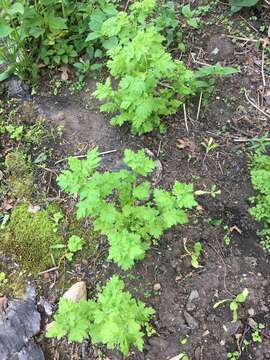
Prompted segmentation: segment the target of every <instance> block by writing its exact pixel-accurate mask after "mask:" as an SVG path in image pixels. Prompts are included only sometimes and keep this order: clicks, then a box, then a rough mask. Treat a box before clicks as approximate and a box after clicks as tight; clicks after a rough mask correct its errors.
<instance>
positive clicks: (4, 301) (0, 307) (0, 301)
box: [0, 296, 8, 313]
mask: <svg viewBox="0 0 270 360" xmlns="http://www.w3.org/2000/svg"><path fill="white" fill-rule="evenodd" d="M7 307H8V298H7V297H6V296H3V297H0V313H3V312H6V309H7Z"/></svg>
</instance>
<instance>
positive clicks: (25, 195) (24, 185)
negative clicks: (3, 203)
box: [5, 150, 34, 199]
mask: <svg viewBox="0 0 270 360" xmlns="http://www.w3.org/2000/svg"><path fill="white" fill-rule="evenodd" d="M5 167H6V174H7V177H6V185H7V188H8V190H9V192H10V193H11V196H14V197H16V198H18V199H30V198H31V195H32V192H33V190H34V183H33V174H32V167H31V164H30V163H29V161H28V159H27V156H26V155H25V154H24V153H23V152H21V151H19V150H15V151H12V152H10V153H8V154H7V156H6V158H5Z"/></svg>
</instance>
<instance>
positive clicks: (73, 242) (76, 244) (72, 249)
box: [51, 235, 85, 262]
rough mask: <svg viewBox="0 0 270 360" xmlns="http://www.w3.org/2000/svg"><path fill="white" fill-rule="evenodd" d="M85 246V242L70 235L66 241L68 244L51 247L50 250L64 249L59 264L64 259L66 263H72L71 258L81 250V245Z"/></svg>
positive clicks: (78, 237)
mask: <svg viewBox="0 0 270 360" xmlns="http://www.w3.org/2000/svg"><path fill="white" fill-rule="evenodd" d="M84 244H85V241H84V240H83V239H82V238H81V237H80V236H77V235H72V236H70V238H69V239H68V244H67V245H64V244H56V245H52V246H51V249H65V253H64V255H63V256H62V257H61V259H60V262H61V260H62V259H63V258H66V259H67V260H68V261H72V259H73V256H74V255H75V254H76V252H78V251H80V250H82V247H83V245H84Z"/></svg>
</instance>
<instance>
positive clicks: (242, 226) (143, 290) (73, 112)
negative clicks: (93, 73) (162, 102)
mask: <svg viewBox="0 0 270 360" xmlns="http://www.w3.org/2000/svg"><path fill="white" fill-rule="evenodd" d="M212 31H213V32H212V33H211V32H210V33H208V36H207V38H206V39H204V40H203V45H202V46H203V47H204V50H205V54H206V58H207V51H208V55H209V57H208V59H207V60H209V62H210V61H211V56H210V54H209V51H210V49H212V48H213V46H214V45H213V44H212V43H211V41H212V42H213V43H214V42H215V41H216V36H217V35H216V29H215V30H212ZM219 31H222V30H219ZM220 41H222V40H220ZM230 46H231V47H232V50H231V51H228V50H227V51H226V52H225V53H224V58H221V59H220V60H221V61H225V62H226V60H228V59H230V58H231V57H232V54H234V56H233V62H234V63H242V62H243V61H244V55H239V56H237V55H235V54H237V50H238V49H237V45H233V44H232V43H231V44H230ZM260 82H261V79H260V74H258V72H255V71H254V72H250V70H248V71H247V73H244V74H239V75H236V76H233V77H231V78H224V79H221V80H220V81H219V82H218V84H217V87H216V90H215V92H214V94H213V96H212V98H211V99H210V103H209V109H208V111H207V112H206V114H203V112H201V115H200V118H199V120H194V119H195V118H196V111H197V103H196V102H195V103H194V104H193V105H192V104H190V105H189V108H188V114H189V118H188V121H189V122H188V125H189V132H188V133H187V131H186V128H185V123H184V117H183V114H182V111H181V109H180V110H179V112H178V113H177V114H176V115H175V116H174V117H172V118H171V119H169V120H168V124H169V126H168V130H167V134H166V135H164V136H161V135H159V134H149V135H144V136H142V137H140V138H138V137H135V136H133V135H131V134H130V132H129V129H128V127H125V126H124V127H122V128H117V127H112V126H110V124H109V119H108V117H107V116H105V115H104V114H101V113H100V112H99V111H98V103H97V102H96V101H95V100H93V99H91V98H90V94H91V92H92V91H93V90H94V88H95V81H94V80H91V79H90V80H89V81H88V84H87V87H86V91H85V92H82V93H80V94H77V95H74V96H70V95H67V94H60V95H58V96H51V95H50V94H49V93H48V91H47V90H46V87H45V88H44V89H43V90H40V91H39V93H38V96H36V97H35V98H34V104H35V106H36V108H37V109H38V110H39V111H40V113H41V114H42V115H43V116H45V117H46V118H47V119H48V121H49V122H51V123H52V124H54V125H64V129H65V130H64V140H63V141H62V146H61V147H60V148H59V149H56V151H57V157H58V158H59V159H64V158H66V157H67V156H69V155H72V154H85V153H86V151H87V149H88V148H89V147H92V146H98V147H99V150H100V151H109V150H117V151H116V152H114V153H112V154H108V155H105V156H103V161H102V166H103V168H104V169H109V170H115V169H118V168H119V166H120V167H121V158H122V154H123V150H124V149H125V148H132V149H139V148H148V149H150V150H151V151H152V152H153V153H154V154H155V155H157V154H158V158H159V160H160V161H161V163H162V166H163V173H162V180H161V181H160V183H159V186H162V187H165V188H169V187H170V184H172V183H173V182H174V180H179V181H184V182H195V184H196V188H197V189H202V190H205V189H210V188H211V186H212V185H213V184H216V185H217V188H218V189H220V190H221V195H220V196H218V197H217V198H215V199H213V198H211V197H209V196H206V197H201V198H200V199H199V204H200V206H199V207H198V209H197V210H196V211H194V212H193V213H190V222H189V224H188V225H185V226H182V227H179V226H178V227H174V228H173V229H171V230H170V231H168V232H167V233H166V234H165V236H164V237H163V238H162V239H161V241H160V243H159V244H157V245H155V246H153V247H152V249H151V250H150V251H148V253H147V256H146V258H145V259H144V260H143V261H142V262H138V263H137V264H136V266H135V267H134V269H132V271H131V272H130V273H129V275H128V274H127V273H125V272H121V271H120V274H121V275H122V276H123V278H124V279H125V283H126V285H127V288H128V289H129V290H130V291H131V292H132V293H133V294H134V295H136V296H137V297H138V298H139V299H141V300H143V301H145V302H146V303H147V304H149V305H151V306H153V307H154V308H155V309H156V317H155V319H154V320H153V325H154V328H155V330H156V332H157V334H156V335H154V336H152V337H151V338H149V339H148V340H147V341H146V344H145V347H144V352H143V353H139V352H137V351H132V352H131V354H130V356H129V357H128V359H129V360H165V359H166V360H167V359H170V358H172V357H173V356H176V355H177V354H179V353H181V352H185V353H187V354H189V356H190V358H191V359H193V358H194V359H196V360H198V359H207V360H222V359H226V358H227V357H226V353H227V352H228V351H235V350H237V345H236V344H237V340H236V337H235V335H236V334H242V333H244V332H245V331H246V330H247V329H248V325H247V320H248V317H249V316H251V315H249V314H254V317H255V318H256V319H259V320H260V322H264V323H266V324H269V323H270V316H269V306H270V304H269V294H270V283H269V275H270V268H269V257H267V256H266V255H265V253H264V252H263V251H262V249H261V247H260V245H259V239H258V238H257V236H256V230H257V224H255V223H254V222H253V221H252V219H251V218H250V216H249V214H248V208H249V203H248V198H249V197H250V196H251V195H252V188H251V184H250V178H249V172H248V153H247V146H246V145H247V144H246V143H245V142H243V143H242V142H238V141H235V139H237V138H241V137H243V136H244V137H249V138H251V137H253V136H255V135H257V134H258V133H263V129H265V130H267V122H266V121H265V118H264V117H263V116H260V115H258V113H257V112H256V110H254V108H252V107H248V106H247V104H246V102H245V100H244V96H242V95H239V94H240V90H241V88H243V87H246V88H247V89H249V90H251V91H253V92H255V93H256V89H257V88H258V87H259V84H260ZM228 94H230V97H234V98H235V99H236V100H235V103H234V104H233V105H232V104H229V103H228V101H226V96H228ZM210 137H213V138H214V141H215V142H216V143H218V145H219V147H218V148H217V149H216V150H215V151H213V152H212V153H210V154H209V155H208V156H207V157H205V149H204V148H203V147H202V145H201V142H202V141H205V139H209V138H210ZM179 144H180V145H179ZM64 164H65V162H61V163H59V164H58V165H57V169H56V170H60V169H62V168H63V167H64ZM213 219H222V224H226V225H228V226H229V227H233V226H235V227H236V228H237V229H238V230H239V231H238V230H236V231H233V232H232V233H231V239H232V243H231V245H230V246H228V247H226V246H224V243H223V238H224V236H225V234H226V231H225V230H224V228H223V227H222V226H215V225H212V223H211V220H213ZM183 239H187V241H188V244H190V246H191V245H192V244H193V243H194V242H196V241H200V242H201V243H202V245H203V256H202V259H201V264H202V266H203V267H202V268H200V269H198V270H196V271H195V270H194V269H193V268H192V267H191V264H190V259H189V258H188V257H185V256H183V255H184V249H183ZM106 251H107V249H106V241H104V239H101V240H100V244H99V247H98V251H97V256H96V258H95V259H94V260H91V261H89V262H88V263H85V262H81V263H80V264H79V265H78V267H77V268H76V271H75V272H74V274H75V275H74V280H75V279H76V280H80V279H83V280H84V281H86V282H87V285H88V288H89V289H93V290H94V288H95V285H96V284H97V283H100V282H102V283H104V282H105V280H106V279H107V278H108V277H109V276H111V275H112V274H114V273H115V272H118V273H119V269H118V268H117V267H116V266H115V265H113V264H111V263H108V262H107V261H106ZM155 284H159V285H160V286H158V288H160V289H159V290H155V289H157V287H154V285H155ZM245 287H247V288H248V289H249V292H250V294H249V297H248V300H247V301H246V303H245V304H244V305H243V306H242V307H241V308H240V310H239V321H238V322H237V323H235V325H233V324H234V323H231V313H230V310H229V307H228V306H227V305H222V306H221V307H219V308H217V309H215V310H214V309H213V304H214V303H215V302H216V301H218V300H220V299H224V298H228V297H232V296H234V295H236V294H238V293H239V292H240V291H242V290H243V289H244V288H245ZM47 288H48V286H47V287H46V289H47ZM46 291H47V290H46ZM48 291H50V292H51V294H50V298H52V299H54V301H55V302H56V301H57V300H58V298H59V292H58V290H56V289H50V290H48ZM54 292H55V293H54ZM192 293H193V295H194V293H196V297H195V298H194V299H193V300H192V301H191V300H190V295H191V294H192ZM46 296H48V294H45V297H46ZM223 325H226V328H227V329H228V331H225V329H224V326H223ZM269 335H270V334H269V331H268V336H269ZM184 338H186V339H187V342H186V343H185V344H181V340H183V339H184ZM266 340H268V343H267V341H264V342H263V343H262V344H258V345H256V346H253V345H252V344H251V345H249V347H248V349H247V350H246V351H245V352H243V354H242V355H241V358H240V359H254V360H255V359H256V360H260V359H262V360H263V359H267V358H269V357H267V356H270V345H269V337H268V339H266ZM42 346H43V349H44V351H45V353H46V359H48V360H51V359H56V358H57V359H74V358H75V359H82V360H83V359H91V360H92V359H93V360H94V359H99V358H100V357H99V351H102V354H103V355H104V356H105V355H107V356H108V359H110V360H120V359H122V355H121V354H120V353H119V352H117V351H108V350H106V349H105V348H103V347H92V346H91V344H89V343H88V342H84V343H82V344H75V345H68V344H67V342H66V341H65V340H63V341H57V340H48V339H43V340H42Z"/></svg>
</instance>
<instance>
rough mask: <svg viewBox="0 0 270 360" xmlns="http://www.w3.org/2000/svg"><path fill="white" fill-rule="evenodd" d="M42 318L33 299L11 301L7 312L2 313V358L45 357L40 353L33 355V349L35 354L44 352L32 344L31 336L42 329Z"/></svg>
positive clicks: (0, 345)
mask: <svg viewBox="0 0 270 360" xmlns="http://www.w3.org/2000/svg"><path fill="white" fill-rule="evenodd" d="M40 320H41V318H40V314H39V312H38V311H37V308H36V305H35V303H34V301H33V300H32V299H26V300H20V301H19V300H13V301H10V302H9V304H8V308H7V309H6V312H2V313H1V314H0V359H1V360H10V359H13V358H14V359H15V360H24V359H27V360H32V359H33V360H39V359H44V357H43V358H42V357H40V356H39V357H38V355H37V356H34V355H33V357H31V356H32V355H31V349H34V350H33V354H34V352H35V353H38V352H39V353H40V354H42V352H41V350H40V351H39V350H37V349H38V346H37V345H35V346H34V345H33V344H31V338H32V337H33V336H34V335H36V334H37V333H38V332H39V331H40ZM29 351H30V353H29ZM16 356H17V357H16Z"/></svg>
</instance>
